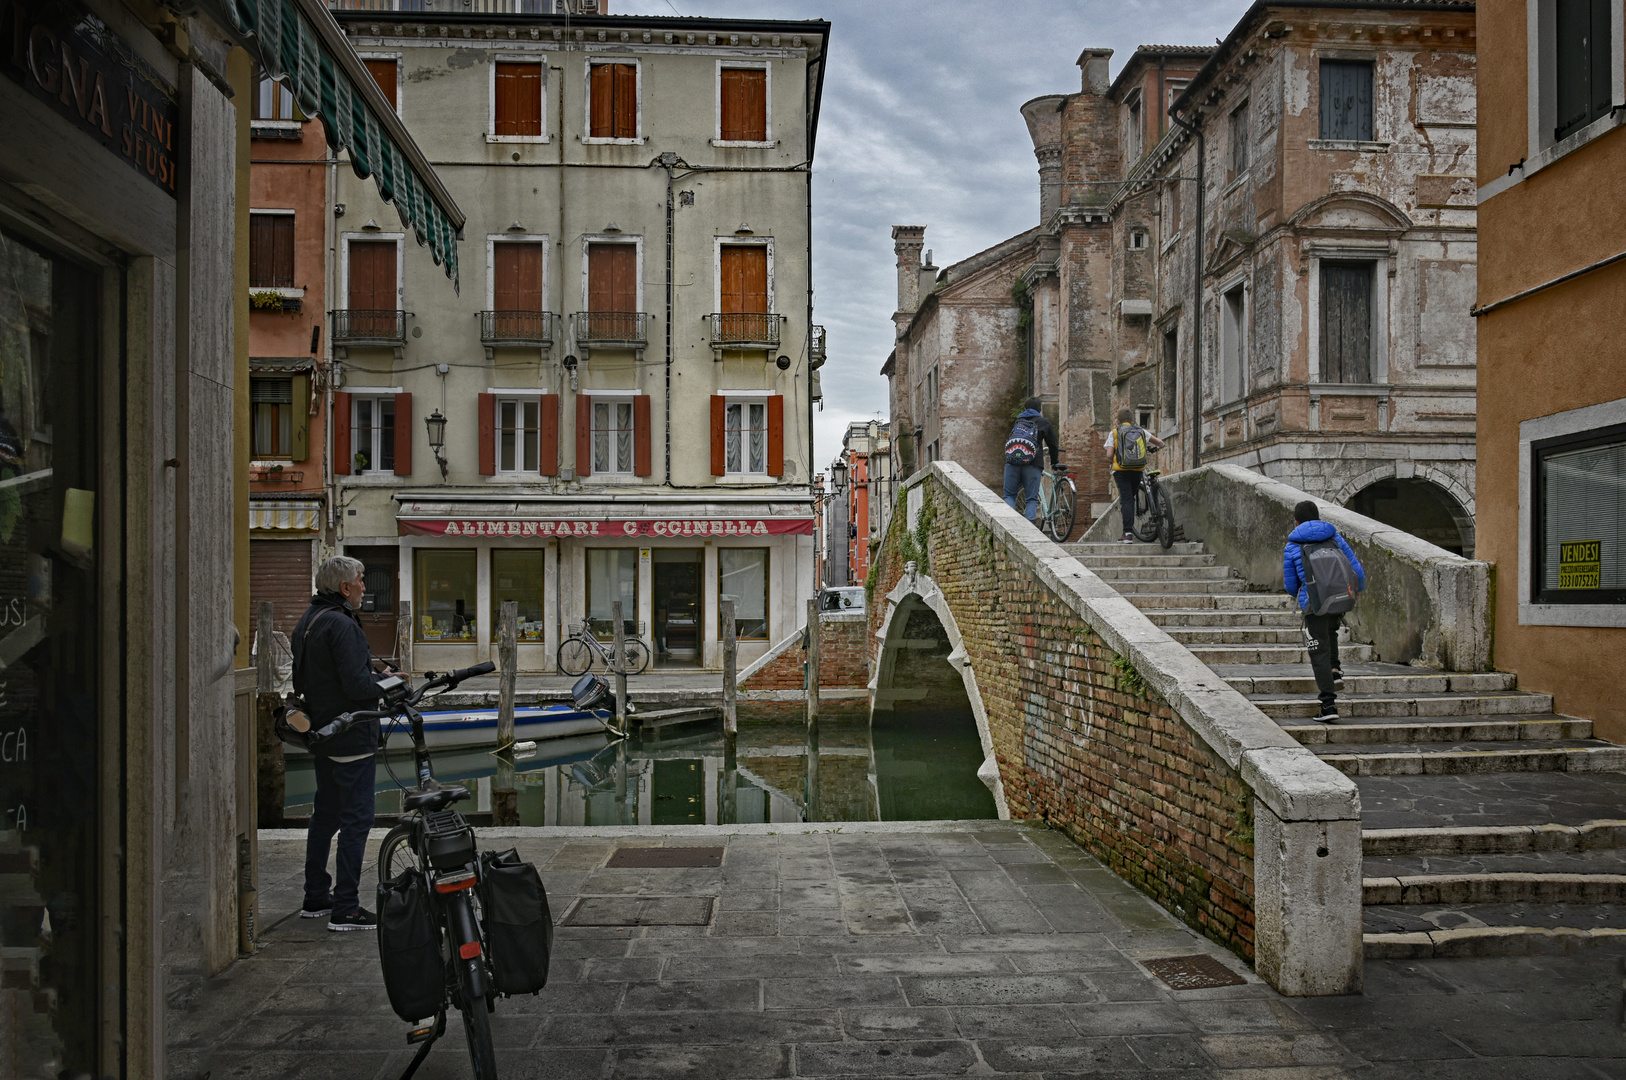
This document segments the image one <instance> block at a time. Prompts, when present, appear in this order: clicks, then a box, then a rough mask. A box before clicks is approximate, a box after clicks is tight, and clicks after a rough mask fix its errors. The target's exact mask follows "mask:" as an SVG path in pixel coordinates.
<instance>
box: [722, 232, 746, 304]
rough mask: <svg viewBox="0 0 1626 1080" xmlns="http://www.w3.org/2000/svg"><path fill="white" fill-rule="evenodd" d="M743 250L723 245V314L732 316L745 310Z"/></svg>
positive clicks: (733, 245) (732, 245) (735, 245)
mask: <svg viewBox="0 0 1626 1080" xmlns="http://www.w3.org/2000/svg"><path fill="white" fill-rule="evenodd" d="M744 252H745V248H743V247H741V246H740V245H738V244H725V245H724V246H723V252H722V278H723V297H722V299H723V314H725V315H733V314H736V313H738V312H741V311H744V310H745V280H744V270H745V255H744Z"/></svg>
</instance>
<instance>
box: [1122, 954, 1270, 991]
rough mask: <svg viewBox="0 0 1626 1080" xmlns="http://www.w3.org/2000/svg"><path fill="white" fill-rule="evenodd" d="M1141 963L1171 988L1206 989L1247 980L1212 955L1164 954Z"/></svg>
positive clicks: (1236, 984) (1237, 984)
mask: <svg viewBox="0 0 1626 1080" xmlns="http://www.w3.org/2000/svg"><path fill="white" fill-rule="evenodd" d="M1141 963H1142V964H1143V965H1144V966H1145V968H1146V970H1147V971H1150V972H1151V973H1152V974H1153V975H1156V976H1157V977H1158V978H1160V979H1162V980H1163V981H1164V982H1166V983H1168V984H1169V988H1170V989H1172V990H1207V989H1209V988H1210V987H1214V986H1240V985H1241V984H1243V983H1245V982H1247V981H1248V980H1246V979H1244V978H1243V977H1242V976H1240V975H1238V974H1237V973H1236V972H1234V971H1232V970H1231V969H1230V968H1228V967H1226V966H1225V965H1224V964H1222V963H1220V962H1219V961H1218V960H1215V959H1214V958H1213V957H1212V956H1202V955H1198V956H1165V957H1163V958H1162V959H1161V960H1142V961H1141Z"/></svg>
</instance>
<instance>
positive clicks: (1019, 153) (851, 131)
mask: <svg viewBox="0 0 1626 1080" xmlns="http://www.w3.org/2000/svg"><path fill="white" fill-rule="evenodd" d="M610 5H611V6H610V10H611V11H612V12H615V13H617V14H620V13H636V14H647V15H658V14H660V15H665V14H672V13H673V12H676V13H678V14H681V15H708V16H721V17H733V18H763V19H828V20H830V23H831V32H830V33H831V46H830V48H831V51H830V70H829V73H828V74H827V75H826V77H825V82H824V104H823V111H822V113H821V115H820V118H819V134H818V150H817V157H816V158H815V160H814V181H813V245H814V246H813V282H814V288H815V290H816V293H815V308H814V320H815V321H816V322H820V323H823V324H824V325H825V326H826V327H828V330H829V343H830V345H829V357H830V359H829V363H827V364H826V365H825V367H824V380H823V382H824V410H823V412H817V411H816V412H815V413H814V417H815V422H816V432H815V438H816V447H817V450H816V453H817V459H816V463H815V467H816V468H819V469H823V468H825V467H827V466H828V465H829V463H830V461H831V460H832V459H833V458H834V457H835V455H836V454H837V453H838V452H839V451H840V449H841V436H842V433H843V432H844V431H845V430H846V427H847V424H848V423H849V422H851V421H855V420H868V419H871V418H873V417H875V416H876V412H877V410H882V412H881V416H882V418H883V419H884V418H885V412H884V410H885V409H886V407H887V400H886V394H887V388H886V380H885V379H883V378H882V377H881V376H880V374H879V371H880V368H881V364H882V362H884V361H885V360H886V355H887V353H888V352H890V351H891V349H892V333H893V331H892V320H891V315H892V311H893V308H894V307H895V306H896V303H897V286H896V283H895V282H896V279H895V277H894V270H893V266H894V257H893V254H892V237H891V229H892V226H893V225H900V224H908V225H925V226H926V247H927V248H929V249H931V251H932V253H933V260H934V261H935V262H936V264H937V265H938V266H947V265H949V264H950V263H953V262H958V261H959V260H961V259H964V258H966V257H967V256H969V255H973V254H975V253H976V252H978V251H981V250H983V249H984V248H986V247H989V246H991V245H993V244H996V243H998V242H999V241H1000V240H1003V239H1005V238H1006V237H1008V236H1014V235H1015V234H1017V233H1019V232H1022V231H1023V230H1025V229H1030V228H1032V227H1033V226H1034V225H1036V224H1038V216H1039V181H1038V172H1037V164H1036V162H1035V161H1034V158H1033V144H1032V142H1031V141H1030V140H1029V139H1028V135H1027V127H1026V125H1025V124H1024V123H1023V122H1022V115H1021V113H1020V112H1018V111H1017V110H1018V109H1019V107H1020V106H1021V104H1022V103H1023V102H1024V101H1027V100H1029V99H1031V98H1035V97H1038V96H1039V95H1041V94H1055V93H1073V92H1076V91H1077V90H1078V89H1079V83H1080V74H1079V70H1078V68H1077V67H1076V66H1074V61H1075V60H1077V58H1078V54H1079V53H1080V51H1082V50H1083V49H1084V48H1085V47H1086V46H1107V47H1110V48H1112V49H1114V50H1115V51H1116V53H1115V55H1114V57H1113V65H1112V72H1113V74H1114V75H1117V73H1118V69H1119V67H1120V66H1121V65H1122V63H1123V61H1125V60H1126V59H1128V57H1129V55H1130V53H1131V52H1133V51H1134V48H1135V46H1136V45H1139V44H1144V43H1152V42H1156V43H1159V44H1174V45H1200V44H1204V43H1209V44H1211V43H1212V42H1213V41H1214V39H1216V38H1220V37H1224V36H1225V34H1226V33H1227V32H1228V31H1229V30H1230V29H1231V27H1232V26H1233V25H1235V23H1236V20H1237V19H1239V18H1240V17H1241V16H1242V13H1243V12H1244V11H1246V10H1247V6H1248V5H1247V3H1246V2H1245V0H1072V2H1070V3H1067V2H1064V3H1054V2H1052V3H1040V2H1035V0H981V2H975V3H973V2H971V0H930V2H924V0H916V2H900V0H670V2H668V0H610Z"/></svg>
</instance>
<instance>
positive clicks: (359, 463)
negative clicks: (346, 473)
mask: <svg viewBox="0 0 1626 1080" xmlns="http://www.w3.org/2000/svg"><path fill="white" fill-rule="evenodd" d="M352 464H353V465H354V466H355V471H356V472H357V473H358V474H359V473H364V472H366V471H367V455H366V454H363V453H362V452H361V451H359V450H358V451H356V454H355V457H354V458H353V459H352Z"/></svg>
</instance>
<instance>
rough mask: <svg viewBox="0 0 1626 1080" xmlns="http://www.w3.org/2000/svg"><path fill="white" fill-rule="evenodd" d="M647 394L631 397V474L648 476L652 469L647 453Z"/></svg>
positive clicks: (648, 448)
mask: <svg viewBox="0 0 1626 1080" xmlns="http://www.w3.org/2000/svg"><path fill="white" fill-rule="evenodd" d="M649 450H650V447H649V395H648V394H639V395H638V396H637V397H635V398H633V399H632V474H633V475H634V476H648V475H649V474H650V473H651V472H653V471H654V469H653V468H652V467H651V465H650V453H649Z"/></svg>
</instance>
